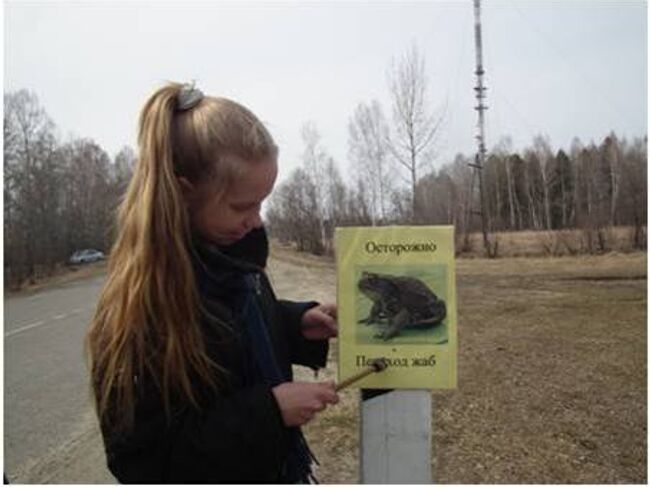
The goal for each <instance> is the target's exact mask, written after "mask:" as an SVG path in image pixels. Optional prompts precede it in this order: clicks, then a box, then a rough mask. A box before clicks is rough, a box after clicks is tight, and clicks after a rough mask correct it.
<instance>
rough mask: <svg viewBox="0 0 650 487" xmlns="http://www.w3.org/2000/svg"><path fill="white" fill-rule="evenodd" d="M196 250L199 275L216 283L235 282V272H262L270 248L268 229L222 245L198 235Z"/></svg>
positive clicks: (253, 231) (195, 261) (259, 230)
mask: <svg viewBox="0 0 650 487" xmlns="http://www.w3.org/2000/svg"><path fill="white" fill-rule="evenodd" d="M192 253H193V260H194V267H195V270H196V272H197V276H198V277H199V279H200V280H201V278H206V277H207V278H208V279H209V280H210V281H212V282H213V283H215V284H216V283H222V284H223V283H224V282H225V281H231V279H232V277H233V275H234V274H242V273H248V272H256V273H257V272H262V271H263V270H264V267H265V266H266V261H267V258H268V253H269V248H268V239H267V236H266V230H265V229H264V228H263V227H261V228H258V229H255V230H252V231H250V232H249V233H248V234H247V235H246V236H245V237H244V238H243V239H241V240H239V241H238V242H236V243H234V244H232V245H228V246H218V245H215V244H213V243H211V242H208V241H207V240H205V239H203V238H201V237H199V236H197V235H195V236H193V239H192Z"/></svg>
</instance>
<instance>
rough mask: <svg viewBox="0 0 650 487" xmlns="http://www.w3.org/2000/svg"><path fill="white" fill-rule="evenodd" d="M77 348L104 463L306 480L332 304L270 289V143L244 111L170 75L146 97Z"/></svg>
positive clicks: (195, 478) (252, 479) (151, 470)
mask: <svg viewBox="0 0 650 487" xmlns="http://www.w3.org/2000/svg"><path fill="white" fill-rule="evenodd" d="M138 144H139V159H138V164H137V167H136V169H135V173H134V175H133V178H132V180H131V182H130V185H129V188H128V190H127V192H126V195H125V198H124V201H123V202H122V204H121V207H120V211H119V215H118V235H117V239H116V242H115V244H114V246H113V249H112V252H111V257H110V263H109V270H108V278H107V281H106V284H105V287H104V289H103V291H102V294H101V297H100V299H99V303H98V306H97V311H96V313H95V316H94V319H93V322H92V325H91V328H90V330H89V332H88V336H87V339H86V345H87V350H88V355H89V361H90V369H91V378H92V386H93V392H94V397H95V402H96V407H97V412H98V416H99V419H100V425H101V430H102V434H103V438H104V445H105V449H106V455H107V462H108V467H109V469H110V470H111V472H112V473H113V474H114V475H115V477H116V478H117V479H118V480H119V481H120V482H128V483H178V484H180V483H305V482H308V481H309V480H310V479H311V478H312V472H311V461H312V459H313V457H312V455H311V453H310V451H309V448H308V447H307V444H306V442H305V439H304V437H303V435H302V433H301V431H300V429H299V427H300V426H301V425H303V424H305V423H306V422H308V421H310V420H311V419H312V418H313V417H314V414H315V413H316V412H318V411H321V410H323V409H324V408H325V407H326V406H327V405H328V404H335V403H336V402H338V396H337V395H336V392H335V391H334V384H333V383H329V382H328V383H307V382H292V375H291V364H292V363H293V364H301V365H305V366H308V367H311V368H313V369H314V370H317V369H318V368H319V367H323V366H324V365H325V364H326V358H327V352H328V341H327V340H328V339H329V338H330V337H333V336H335V335H336V322H335V318H334V317H335V313H336V308H335V306H333V305H318V304H317V303H313V302H312V303H292V302H287V301H278V300H277V299H276V297H275V296H274V294H273V291H272V289H271V287H270V285H269V282H268V280H267V278H266V275H265V273H264V271H263V269H264V266H265V263H266V258H267V254H268V243H267V240H266V234H265V232H264V229H263V227H262V221H261V219H260V207H261V204H262V201H263V200H264V199H265V198H266V197H267V196H268V194H269V193H270V192H271V189H272V187H273V184H274V182H275V178H276V174H277V155H278V149H277V147H276V145H275V143H274V142H273V139H272V138H271V135H270V134H269V133H268V131H267V130H266V128H265V127H264V126H263V125H262V123H260V121H259V120H258V119H257V118H256V117H255V115H253V114H252V113H251V112H250V111H249V110H247V109H246V108H244V107H243V106H241V105H239V104H237V103H235V102H233V101H230V100H227V99H224V98H213V97H205V96H203V94H202V93H201V92H200V91H199V90H198V89H195V88H194V87H193V86H189V85H181V84H177V83H171V84H168V85H167V86H165V87H163V88H161V89H159V90H158V91H156V92H155V93H154V94H153V95H152V96H151V97H150V98H149V100H148V101H147V103H146V104H145V106H144V108H143V110H142V113H141V115H140V124H139V138H138Z"/></svg>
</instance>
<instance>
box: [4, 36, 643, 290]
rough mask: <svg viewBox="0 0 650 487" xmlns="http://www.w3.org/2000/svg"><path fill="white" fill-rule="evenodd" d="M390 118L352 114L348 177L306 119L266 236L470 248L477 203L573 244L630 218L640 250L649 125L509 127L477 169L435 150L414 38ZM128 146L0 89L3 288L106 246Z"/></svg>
mask: <svg viewBox="0 0 650 487" xmlns="http://www.w3.org/2000/svg"><path fill="white" fill-rule="evenodd" d="M388 79H389V81H388V82H389V88H390V94H391V99H390V109H389V112H390V114H391V116H390V117H389V116H387V115H385V111H384V109H383V108H382V104H381V103H380V102H379V101H378V100H370V101H367V102H361V103H359V104H358V105H357V107H356V108H355V109H354V110H353V112H352V115H351V116H350V117H349V120H348V161H347V162H348V164H349V167H350V168H351V170H350V171H349V172H350V174H349V175H348V176H347V177H346V178H344V177H343V176H342V174H341V172H340V170H339V166H338V164H337V161H335V160H334V159H333V158H332V157H331V156H330V155H329V154H328V151H327V148H326V147H325V146H324V145H323V143H322V138H321V135H320V133H319V130H318V127H317V126H316V124H315V123H314V122H306V123H304V124H303V125H302V128H301V135H302V142H303V152H302V158H301V159H302V160H301V161H299V162H300V164H299V167H298V168H297V169H295V170H294V171H293V172H291V173H290V174H289V176H288V177H287V178H285V179H284V180H283V181H282V182H280V183H279V184H277V185H276V188H275V189H274V192H273V193H272V195H271V197H270V198H269V200H268V202H267V205H266V208H265V210H266V211H265V214H264V217H265V222H266V225H267V227H268V229H269V232H270V234H271V235H272V236H273V237H275V238H277V239H278V240H280V241H282V242H284V243H289V244H292V245H294V246H295V248H297V249H298V250H301V251H307V252H312V253H315V254H323V253H332V252H333V248H332V242H333V232H334V229H335V228H336V227H339V226H366V225H439V224H440V225H454V226H455V229H456V240H457V242H456V250H457V253H458V254H461V255H462V254H463V252H466V251H468V250H469V247H470V246H471V244H470V239H469V235H471V234H472V233H475V232H480V231H481V222H480V220H481V218H480V217H478V216H477V215H480V214H481V212H485V215H486V217H487V222H488V231H489V232H490V235H492V237H491V238H492V239H493V240H492V244H493V247H492V249H491V252H488V254H489V255H490V256H492V257H497V256H498V249H497V247H498V237H496V235H498V232H511V231H522V230H527V231H530V230H532V231H537V230H539V231H553V230H566V229H575V230H578V231H580V232H582V235H583V236H584V239H583V243H581V244H580V246H579V248H578V249H576V252H587V253H602V252H605V251H607V250H608V248H609V247H608V243H607V241H606V234H605V230H606V229H611V228H615V227H625V228H626V229H629V232H631V236H630V239H631V241H632V248H634V249H646V247H647V237H646V233H647V135H646V134H643V135H641V136H638V137H634V138H633V139H632V140H628V139H626V138H620V137H619V136H617V135H616V133H615V132H614V131H612V132H611V133H609V134H608V135H607V136H606V137H604V138H603V139H602V140H600V141H597V142H594V141H589V142H588V143H585V142H583V141H580V140H579V139H577V138H576V139H574V140H573V143H572V144H571V146H570V147H568V148H560V149H557V150H556V149H553V148H552V147H551V143H550V141H549V139H548V137H547V136H545V135H543V134H540V135H537V136H535V137H533V140H532V142H531V144H530V146H529V147H527V148H525V149H524V150H519V151H515V150H513V148H512V142H511V141H510V139H509V138H508V137H503V138H502V139H500V140H499V141H498V142H497V143H496V144H495V145H494V146H493V147H492V148H491V150H489V151H488V154H487V158H486V161H485V164H484V165H483V166H482V169H480V171H482V177H483V184H484V198H483V205H481V201H480V198H479V192H478V184H477V181H476V179H477V171H478V170H477V169H476V167H475V165H476V164H475V155H474V154H462V153H458V154H457V155H456V156H455V157H454V158H453V160H451V161H440V160H437V158H436V144H437V143H438V142H439V137H440V127H441V126H442V125H443V124H444V122H445V118H444V114H441V113H439V112H435V111H433V110H431V109H430V108H429V104H428V96H427V78H426V76H425V66H424V62H423V60H422V58H421V56H420V55H419V54H418V52H417V49H416V48H413V49H412V50H411V51H409V52H408V53H407V54H406V55H405V56H404V57H403V58H402V59H401V60H400V61H399V62H397V63H394V65H393V67H392V70H391V71H390V75H389V77H388ZM136 159H137V154H136V153H135V151H134V150H133V149H132V148H130V147H128V146H124V147H123V148H122V149H121V150H120V151H119V152H118V153H117V155H116V156H115V157H114V158H111V157H110V156H109V155H108V153H107V152H106V151H105V150H104V149H103V148H102V147H101V146H100V145H99V144H98V143H97V142H95V141H93V140H92V139H90V138H70V137H68V139H67V140H62V139H61V137H60V136H59V135H58V129H57V126H56V124H55V122H54V121H53V120H52V119H51V118H50V117H49V116H48V114H47V112H46V110H45V108H44V107H43V106H42V105H41V104H40V102H39V99H38V96H37V95H36V94H35V93H32V92H29V91H27V90H18V91H14V92H9V93H5V94H4V252H5V253H4V278H5V283H6V284H8V285H9V286H10V287H14V286H19V285H20V284H21V283H24V282H26V281H30V280H33V279H36V278H39V277H42V276H45V275H48V274H50V273H52V272H53V271H54V270H55V269H57V268H59V267H60V266H61V265H62V264H63V263H65V262H66V260H67V259H68V258H69V256H70V254H71V253H72V252H73V251H75V250H77V249H81V248H97V249H100V250H104V251H109V250H110V247H111V242H112V239H113V235H114V226H113V225H114V215H115V210H116V208H117V205H118V204H119V201H120V197H121V195H122V194H123V192H124V190H125V188H126V185H127V184H128V181H129V179H130V175H131V174H132V171H133V167H134V165H135V163H136Z"/></svg>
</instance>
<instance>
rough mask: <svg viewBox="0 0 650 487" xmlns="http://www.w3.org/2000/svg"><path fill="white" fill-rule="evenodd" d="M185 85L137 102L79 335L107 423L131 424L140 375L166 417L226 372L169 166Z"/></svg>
mask: <svg viewBox="0 0 650 487" xmlns="http://www.w3.org/2000/svg"><path fill="white" fill-rule="evenodd" d="M182 87H183V85H180V84H177V83H171V84H168V85H167V86H165V87H163V88H161V89H159V90H158V91H156V92H155V93H154V94H153V95H152V96H151V97H150V98H149V100H148V101H147V102H146V104H145V106H144V108H143V109H142V112H141V116H140V121H139V134H138V145H139V158H138V163H137V167H136V169H135V173H134V175H133V178H132V179H131V182H130V184H129V186H128V188H127V191H126V195H125V197H124V200H123V202H122V204H121V206H120V208H119V211H118V217H117V220H118V228H119V234H118V236H117V239H116V241H115V243H114V245H113V248H112V250H111V255H110V260H109V266H108V277H107V282H106V284H105V287H104V289H103V291H102V293H101V296H100V299H99V302H98V306H97V310H96V313H95V315H94V318H93V321H92V324H91V327H90V330H89V332H88V335H87V337H86V350H87V353H88V356H89V362H90V370H91V378H92V385H93V391H94V396H95V400H96V407H97V411H98V415H99V417H100V419H101V420H102V422H103V423H109V424H112V425H113V426H124V427H127V428H128V427H130V426H131V425H132V424H133V420H134V413H135V395H136V390H135V386H136V383H138V387H140V384H139V383H140V381H149V380H151V381H153V383H154V385H155V386H156V387H157V388H158V389H159V390H160V392H161V395H162V399H163V403H164V408H165V411H166V413H167V415H168V416H169V415H170V414H171V408H172V399H173V398H181V399H184V400H186V402H189V403H190V404H191V405H192V406H194V407H197V408H198V407H200V398H199V397H197V395H196V392H195V391H194V389H193V387H192V386H193V383H194V382H195V381H196V380H198V381H199V382H200V383H203V384H204V385H207V386H208V387H209V388H211V389H213V390H217V389H218V388H219V387H218V386H219V385H220V384H221V382H222V379H223V378H224V374H225V371H224V370H223V369H222V368H221V367H219V366H218V364H216V363H214V362H213V361H212V360H211V359H210V358H209V357H208V355H207V353H206V349H205V344H204V341H203V337H202V334H201V329H200V322H199V320H200V316H199V307H200V302H199V296H198V291H197V287H196V283H195V276H194V272H193V267H192V262H191V259H190V238H191V237H190V224H189V217H188V214H187V210H186V205H185V204H184V201H183V195H182V192H181V190H180V187H179V183H178V180H177V172H178V167H175V160H174V147H173V146H174V143H175V140H174V136H173V132H174V125H175V122H176V120H175V119H176V118H177V117H179V115H178V114H177V113H176V107H177V99H178V94H179V92H180V90H181V89H182ZM180 116H186V114H185V113H183V114H182V115H180ZM177 162H178V161H177ZM204 166H205V167H206V169H205V170H206V171H207V164H204Z"/></svg>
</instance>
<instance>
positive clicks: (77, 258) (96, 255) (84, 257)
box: [69, 249, 106, 264]
mask: <svg viewBox="0 0 650 487" xmlns="http://www.w3.org/2000/svg"><path fill="white" fill-rule="evenodd" d="M105 258H106V256H105V255H104V252H101V251H99V250H95V249H83V250H77V251H76V252H75V253H74V254H72V256H71V257H70V260H69V262H70V264H85V263H87V262H97V261H98V260H104V259H105Z"/></svg>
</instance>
